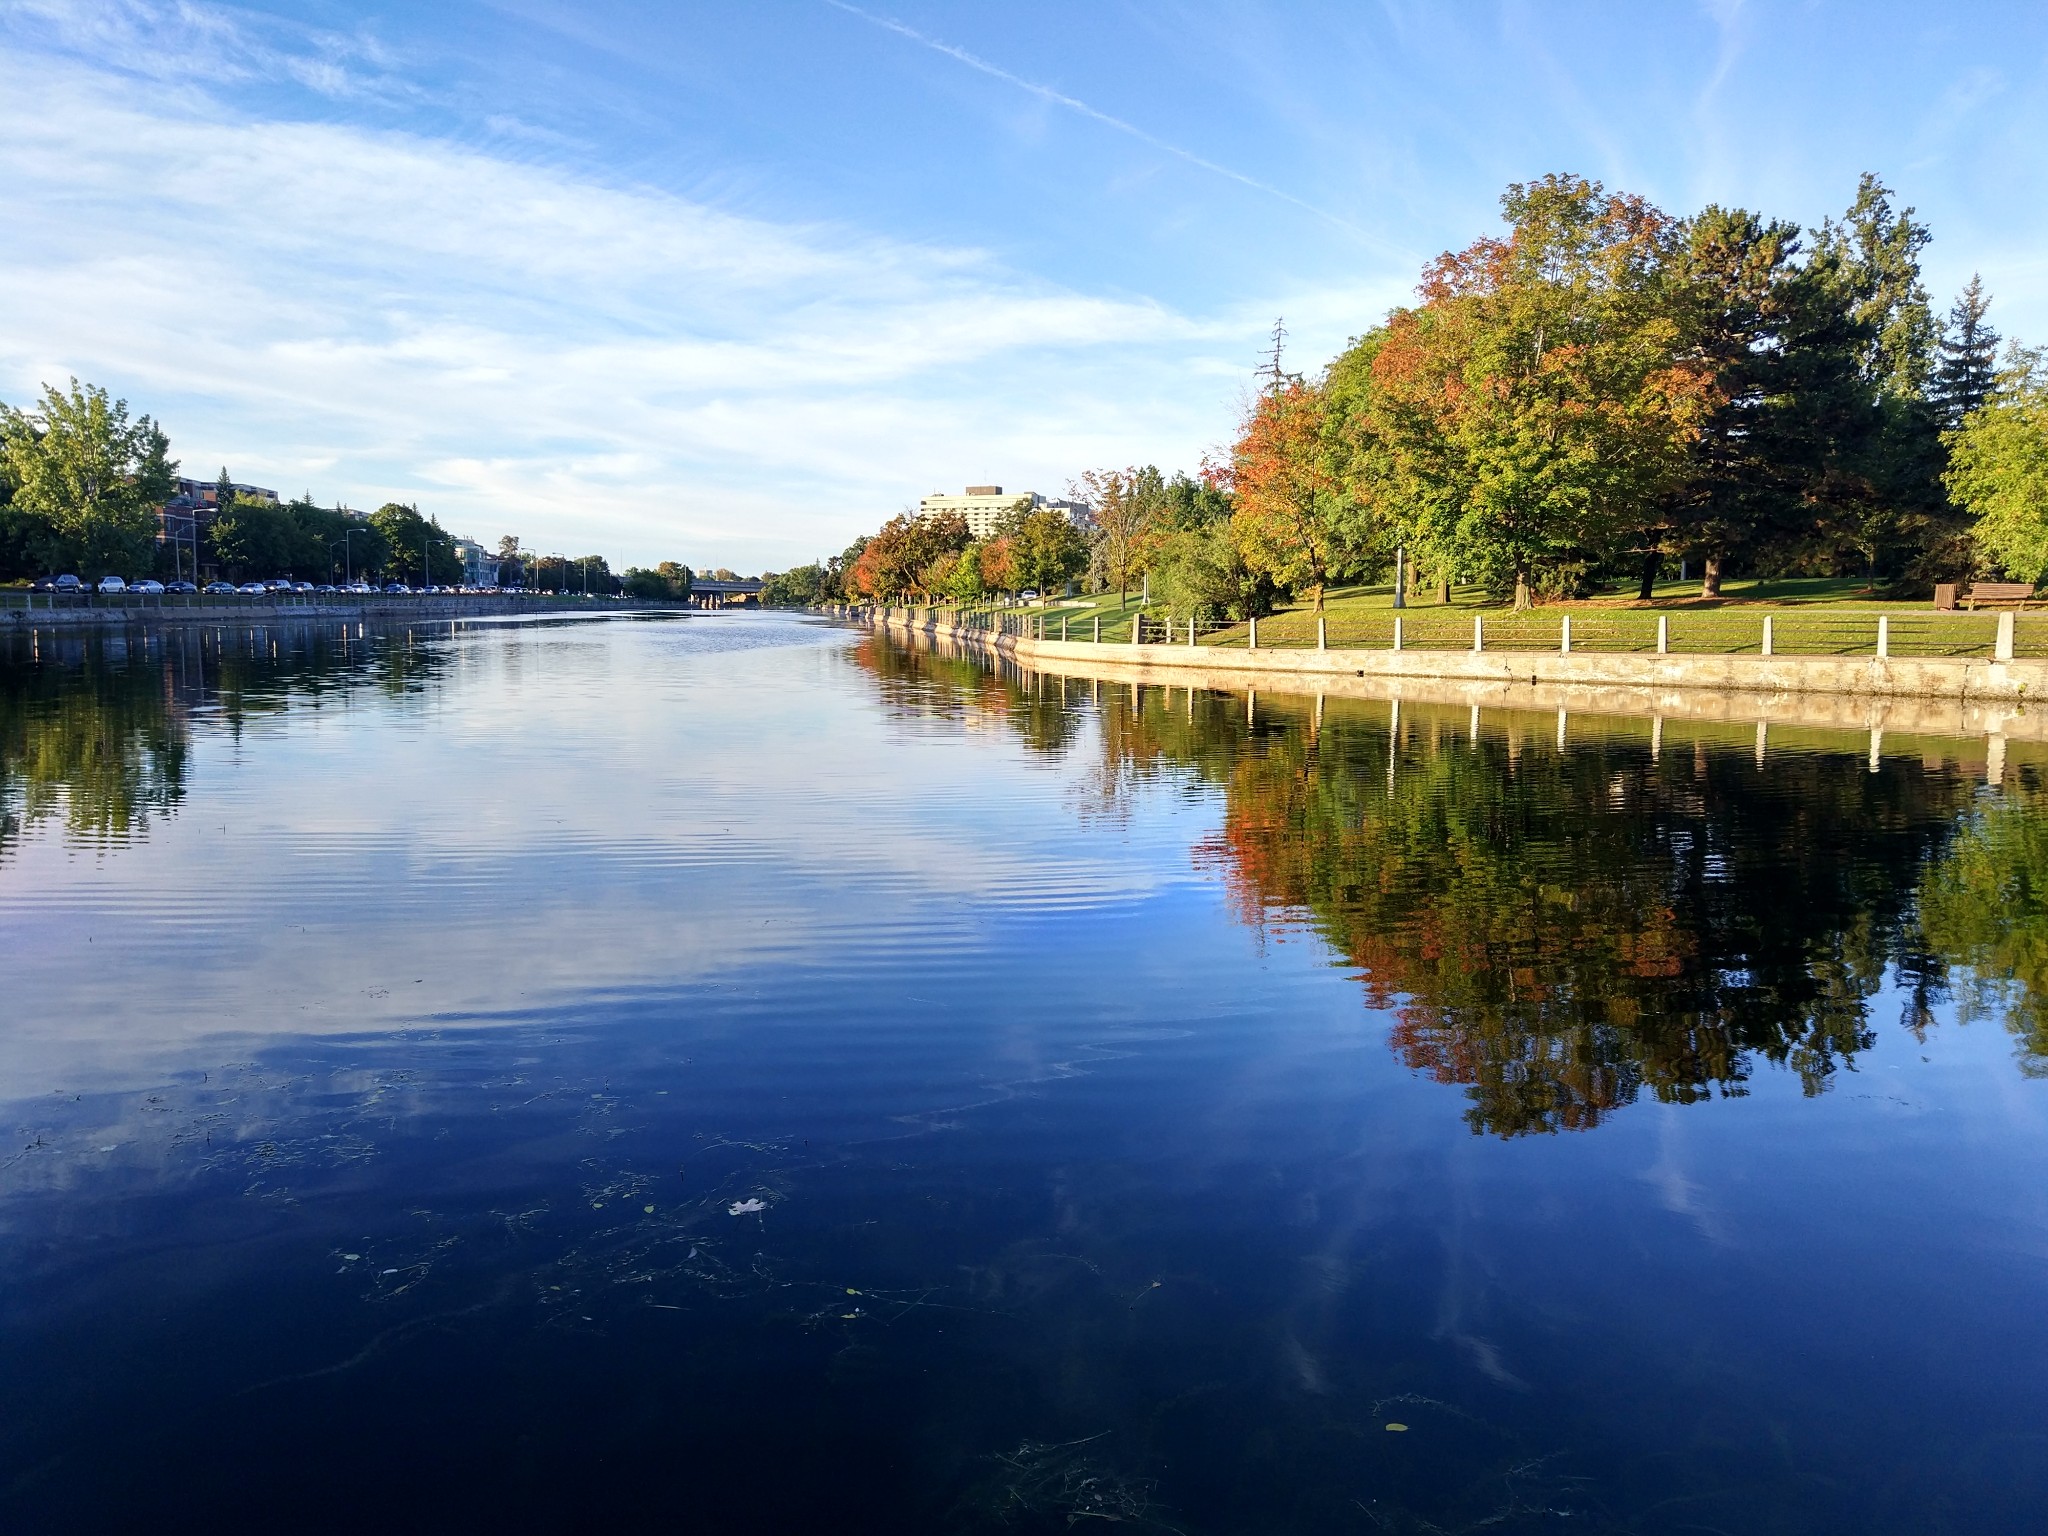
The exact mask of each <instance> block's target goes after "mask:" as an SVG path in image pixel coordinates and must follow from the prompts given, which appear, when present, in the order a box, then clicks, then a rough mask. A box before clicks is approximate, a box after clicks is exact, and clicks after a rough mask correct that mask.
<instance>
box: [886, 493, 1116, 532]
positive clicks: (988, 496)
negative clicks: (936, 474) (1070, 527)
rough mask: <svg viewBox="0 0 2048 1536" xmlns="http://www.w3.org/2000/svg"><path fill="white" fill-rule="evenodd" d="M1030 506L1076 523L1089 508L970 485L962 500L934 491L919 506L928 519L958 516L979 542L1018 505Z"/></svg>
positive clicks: (1077, 503)
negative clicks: (946, 514) (1050, 510)
mask: <svg viewBox="0 0 2048 1536" xmlns="http://www.w3.org/2000/svg"><path fill="white" fill-rule="evenodd" d="M1020 501H1022V502H1027V503H1029V510H1031V511H1033V512H1036V511H1038V510H1039V509H1040V508H1041V507H1052V508H1054V509H1056V510H1058V511H1061V512H1064V513H1066V514H1067V516H1068V517H1070V518H1073V519H1074V520H1075V521H1076V522H1078V521H1080V516H1081V514H1082V513H1084V512H1086V511H1087V508H1085V507H1084V506H1082V505H1081V503H1079V502H1076V501H1057V500H1054V499H1053V498H1051V497H1049V496H1041V495H1039V494H1038V492H1036V491H1012V492H1009V493H1007V494H1005V492H1004V490H1003V488H1002V487H1001V486H1000V485H970V486H968V487H967V490H966V492H965V493H964V494H963V495H959V496H949V495H947V494H946V493H945V492H944V491H933V492H932V493H931V495H929V496H927V497H925V498H924V500H922V501H920V502H919V503H918V504H917V513H918V516H920V517H929V516H931V515H932V514H933V513H935V512H957V513H959V514H960V515H961V516H962V517H964V518H966V519H967V531H968V533H970V534H971V535H973V536H974V537H975V538H977V539H985V538H987V537H988V536H989V535H990V534H992V533H994V532H995V531H996V524H997V523H998V522H1000V521H1001V520H1002V519H1003V518H1004V517H1005V516H1007V515H1008V514H1009V511H1010V509H1011V508H1012V507H1014V506H1016V505H1017V503H1018V502H1020Z"/></svg>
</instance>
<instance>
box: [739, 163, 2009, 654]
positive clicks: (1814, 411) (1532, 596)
mask: <svg viewBox="0 0 2048 1536" xmlns="http://www.w3.org/2000/svg"><path fill="white" fill-rule="evenodd" d="M1501 205H1502V210H1503V212H1504V214H1505V218H1506V224H1507V229H1506V231H1505V233H1503V234H1498V235H1490V236H1487V237H1485V238H1483V239H1481V240H1478V241H1476V242H1474V243H1473V244H1472V245H1470V246H1468V247H1467V248H1465V249H1464V250H1462V251H1456V252H1450V253H1447V254H1445V255H1444V256H1442V257H1440V258H1438V259H1437V260H1436V261H1434V262H1432V263H1431V264H1430V266H1429V267H1428V268H1427V269H1426V270H1425V271H1424V273H1423V274H1422V281H1421V283H1420V285H1419V287H1418V290H1417V294H1416V302H1415V303H1413V304H1411V305H1407V306H1404V307H1402V308H1399V309H1396V310H1394V311H1393V312H1392V313H1391V314H1389V315H1388V316H1387V317H1386V319H1385V320H1384V321H1382V322H1381V323H1380V324H1379V325H1377V326H1374V327H1373V328H1372V329H1370V330H1368V331H1367V332H1365V334H1363V335H1361V336H1359V337H1357V338H1355V339H1354V340H1353V341H1352V342H1351V343H1350V345H1349V346H1347V347H1346V348H1345V349H1344V351H1343V352H1342V353H1340V354H1339V355H1338V356H1337V357H1336V358H1334V359H1332V360H1331V361H1330V362H1329V363H1328V364H1327V365H1325V366H1324V367H1323V368H1322V369H1321V370H1320V371H1319V372H1317V373H1315V374H1313V375H1304V374H1301V373H1296V372H1292V371H1290V370H1289V369H1288V367H1287V366H1286V357H1285V352H1284V339H1285V331H1284V328H1283V327H1281V326H1278V325H1276V326H1275V327H1274V334H1273V346H1272V350H1271V352H1270V354H1269V355H1268V357H1267V360H1266V363H1265V366H1264V367H1263V369H1262V370H1261V377H1260V378H1259V380H1258V384H1257V388H1256V389H1255V390H1254V391H1252V392H1251V394H1250V395H1249V398H1248V400H1247V403H1246V406H1245V409H1244V411H1243V414H1242V417H1241V419H1240V421H1239V423H1238V429H1237V432H1236V435H1235V438H1234V440H1233V441H1232V443H1231V444H1230V445H1229V447H1228V449H1227V451H1224V452H1222V453H1219V454H1218V455H1216V456H1215V457H1214V458H1213V459H1211V460H1209V461H1206V462H1205V463H1204V464H1203V466H1202V468H1201V471H1200V473H1199V474H1197V475H1194V476H1190V475H1187V474H1177V475H1174V476H1173V477H1171V478H1170V479H1169V478H1167V477H1166V476H1163V475H1162V474H1161V473H1160V471H1159V470H1158V469H1157V468H1156V467H1152V466H1144V467H1138V466H1132V467H1129V468H1125V469H1105V470H1094V471H1090V472H1088V473H1087V474H1084V475H1082V476H1081V477H1080V478H1079V479H1078V480H1077V481H1076V482H1075V484H1074V486H1073V487H1072V493H1073V495H1074V496H1075V497H1076V498H1077V499H1080V500H1082V501H1084V502H1086V503H1087V505H1088V507H1089V508H1090V512H1089V515H1088V517H1087V518H1086V519H1085V521H1084V523H1083V524H1082V525H1081V526H1078V527H1076V528H1075V529H1074V532H1075V533H1076V534H1077V535H1078V536H1079V539H1080V544H1081V552H1080V553H1079V554H1078V555H1074V554H1072V553H1070V552H1067V551H1066V549H1065V547H1064V546H1063V547H1062V553H1061V554H1060V556H1059V557H1058V559H1057V560H1056V561H1055V562H1053V565H1052V566H1051V567H1050V568H1049V570H1057V571H1058V572H1059V573H1060V574H1059V576H1058V578H1057V579H1059V580H1066V579H1070V578H1071V574H1073V573H1077V572H1078V573H1085V577H1086V580H1087V582H1088V584H1089V586H1090V587H1092V588H1093V589H1095V590H1097V591H1106V590H1116V591H1118V592H1120V593H1128V592H1129V591H1130V590H1131V589H1132V588H1133V587H1135V586H1137V585H1139V584H1140V583H1141V582H1144V583H1146V584H1148V585H1149V588H1150V592H1151V596H1152V600H1153V601H1154V602H1155V603H1160V604H1164V605H1165V606H1167V607H1169V608H1170V609H1172V610H1174V611H1175V612H1184V613H1190V614H1195V615H1198V616H1203V617H1226V616H1227V617H1234V618H1242V617H1245V616H1247V615H1251V614H1258V613H1263V612H1266V611H1268V610H1270V608H1271V607H1272V605H1273V604H1274V602H1275V601H1276V600H1278V599H1279V598H1281V597H1283V596H1290V597H1294V598H1298V599H1304V600H1306V601H1307V602H1309V603H1310V604H1312V605H1315V606H1320V604H1321V602H1322V597H1323V593H1324V590H1325V589H1326V588H1327V587H1329V586H1330V585H1332V584H1335V583H1340V582H1355V581H1380V580H1385V579H1387V577H1388V576H1389V575H1390V573H1391V571H1392V569H1393V567H1394V563H1395V556H1396V552H1397V551H1401V552H1403V553H1405V555H1406V557H1407V559H1406V565H1405V573H1406V575H1407V579H1408V580H1409V581H1410V582H1411V583H1413V582H1429V583H1433V584H1435V585H1436V586H1437V587H1438V588H1439V589H1440V590H1444V591H1445V593H1446V595H1447V589H1448V587H1449V586H1450V584H1451V583H1452V582H1454V581H1455V582H1460V583H1471V584H1476V585H1478V586H1480V587H1482V588H1484V589H1485V590H1487V591H1488V592H1490V593H1491V594H1492V595H1493V596H1494V597H1496V598H1497V599H1500V600H1503V601H1506V600H1510V599H1511V600H1513V601H1515V602H1516V603H1518V604H1526V603H1529V602H1532V601H1535V600H1537V599H1539V598H1543V597H1570V596H1578V595H1583V594H1586V593H1589V592H1591V591H1594V590H1598V589H1601V588H1608V587H1613V586H1615V585H1617V584H1621V585H1623V586H1624V587H1625V588H1634V589H1635V590H1636V592H1637V594H1638V595H1639V596H1640V597H1642V598H1648V597H1649V596H1650V594H1651V590H1652V586H1653V584H1654V583H1655V582H1657V581H1658V580H1659V579H1662V578H1665V577H1668V576H1670V575H1675V574H1676V573H1677V570H1678V569H1680V568H1686V569H1689V570H1691V571H1694V572H1697V573H1698V575H1699V579H1700V583H1701V586H1700V591H1701V593H1702V595H1704V596H1707V597H1714V596H1717V595H1719V592H1720V589H1721V583H1722V581H1723V579H1724V578H1725V577H1727V576H1728V575H1730V574H1732V573H1744V574H1750V575H1767V576H1768V575H1784V576H1792V575H1811V576H1850V575H1853V576H1861V577H1864V578H1866V579H1867V580H1868V581H1869V582H1870V583H1871V584H1872V586H1873V588H1874V589H1876V590H1878V591H1881V592H1884V593H1888V594H1894V595H1910V594H1916V593H1924V592H1925V591H1927V590H1928V589H1929V587H1930V586H1931V585H1932V584H1933V583H1934V582H1937V581H1962V580H1968V579H1970V578H1972V577H1978V576H1987V575H2003V576H2006V577H2009V578H2017V579H2021V580H2027V581H2034V582H2039V581H2041V580H2042V579H2043V578H2048V365H2044V360H2043V355H2042V353H2040V352H2039V351H2035V350H2031V349H2027V348H2023V347H2020V346H2019V345H2017V344H2016V343H2015V344H2010V345H2007V346H2005V348H2004V350H2003V352H2002V353H2001V350H2000V337H1999V335H1998V333H1997V331H1996V330H1995V329H1994V328H1993V326H1992V324H1991V321H1990V318H1989V313H1990V300H1989V298H1988V297H1987V295H1986V294H1985V292H1984V289H1983V285H1982V284H1981V282H1979V281H1978V280H1977V279H1976V278H1972V279H1971V280H1970V282H1969V284H1968V285H1967V286H1966V287H1965V288H1964V290H1963V291H1962V293H1961V294H1960V295H1959V296H1958V297H1957V298H1956V300H1955V302H1954V303H1953V304H1952V305H1951V306H1950V308H1949V310H1948V313H1947V316H1946V318H1945V319H1938V318H1937V317H1936V314H1935V312H1934V309H1933V307H1932V304H1931V302H1930V299H1929V296H1928V293H1927V289H1926V286H1925V284H1924V283H1923V281H1922V279H1921V271H1920V259H1921V255H1922V253H1923V251H1924V250H1925V248H1926V246H1927V243H1928V240H1929V234H1928V231H1927V229H1926V227H1925V226H1924V225H1922V224H1921V223H1919V222H1918V221H1917V220H1916V219H1915V217H1914V214H1913V210H1912V209H1910V208H1907V209H1900V208H1898V207H1896V206H1895V204H1894V199H1893V196H1892V193H1891V192H1890V191H1889V190H1888V189H1887V188H1886V187H1885V186H1884V185H1883V183H1881V182H1880V181H1879V180H1878V179H1877V178H1876V177H1875V176H1869V175H1866V176H1864V177H1863V178H1862V181H1861V183H1860V185H1859V186H1858V188H1857V191H1856V196H1855V198H1854V200H1853V202H1852V203H1851V204H1850V206H1849V208H1848V210H1847V212H1846V213H1844V214H1843V215H1842V217H1841V218H1839V219H1827V220H1824V221H1823V222H1822V223H1821V225H1820V227H1819V228H1818V229H1815V230H1813V231H1811V232H1807V231H1803V230H1801V229H1800V228H1799V226H1797V225H1795V224H1793V223H1790V222H1788V221H1786V220H1783V219H1776V218H1770V217H1767V216H1765V215H1762V214H1758V213H1753V212H1750V211H1748V210H1745V209H1733V208H1722V207H1719V206H1709V207H1707V208H1705V209H1702V210H1701V211H1700V212H1698V213H1695V214H1693V215H1691V216H1689V217H1685V218H1674V217H1672V216H1670V215H1668V214H1665V213H1663V212H1662V211H1660V210H1659V209H1657V208H1655V207H1653V206H1652V205H1651V204H1650V203H1649V202H1647V201H1646V200H1645V199H1643V198H1641V197H1637V196H1633V195H1631V194H1627V193H1620V192H1609V191H1607V190H1606V189H1605V188H1604V187H1603V186H1601V184H1600V183H1598V182H1595V181H1589V180H1586V179H1583V178H1579V177H1574V176H1561V175H1553V176H1548V177H1545V178H1543V179H1542V180H1540V181H1534V182H1529V183H1525V184H1517V185H1514V186H1511V187H1509V189H1508V191H1507V193H1506V194H1505V196H1504V197H1503V198H1502V200H1501ZM1063 521H1064V520H1063ZM1021 533H1022V530H1021V528H1020V527H1011V528H1008V529H1006V531H1005V540H1006V543H1007V546H1008V549H1010V550H1014V549H1016V548H1017V547H1018V546H1019V544H1020V542H1021V540H1020V535H1021ZM989 542H990V543H994V542H996V541H989ZM971 543H972V541H970V540H968V539H967V538H966V537H965V532H964V528H962V527H961V526H959V525H958V524H957V521H956V520H949V519H947V518H945V517H929V518H919V517H914V516H912V515H910V514H908V513H906V514H904V515H902V516H899V517H897V518H894V519H891V520H890V521H889V522H888V523H887V524H885V525H884V526H883V527H882V528H881V529H880V530H878V531H877V532H876V533H874V534H871V535H869V536H868V537H866V538H864V539H860V540H856V541H855V543H854V544H853V545H852V546H850V547H849V548H848V549H847V550H846V551H845V552H844V553H843V554H841V555H839V556H837V557H835V558H834V559H832V560H828V561H823V562H820V563H819V564H818V565H814V566H806V567H803V568H801V577H800V579H799V573H797V572H792V573H790V577H789V580H788V583H787V585H786V586H785V587H783V588H779V589H778V597H783V596H786V597H787V599H788V600H790V601H799V600H807V601H825V600H835V599H839V598H850V599H856V600H859V599H869V600H903V599H910V600H933V599H943V598H967V597H972V596H976V595H979V594H981V593H984V592H991V591H1015V590H1018V589H1021V588H1025V587H1032V586H1036V587H1039V588H1040V589H1045V588H1047V587H1049V586H1051V585H1053V584H1054V578H1053V576H1052V575H1051V574H1050V573H1049V570H1048V569H1041V568H1040V567H1038V566H1036V565H1033V564H1031V562H1030V561H1029V560H1028V559H1026V560H1025V561H1024V562H1023V563H1022V564H1013V563H1012V562H1011V557H1010V555H1009V554H1008V553H1007V551H1005V552H992V551H991V550H990V549H989V548H988V547H987V546H986V545H982V546H975V547H973V548H972V549H971V550H970V544H971Z"/></svg>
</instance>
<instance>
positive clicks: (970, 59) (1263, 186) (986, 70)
mask: <svg viewBox="0 0 2048 1536" xmlns="http://www.w3.org/2000/svg"><path fill="white" fill-rule="evenodd" d="M825 3H826V4H827V5H829V6H832V7H833V8H835V9H837V10H841V11H845V12H847V13H848V14H849V15H853V16H858V17H859V18H860V19H861V20H862V21H865V22H867V23H868V24H869V25H870V26H875V27H880V28H881V29H882V30H883V31H885V32H894V33H895V34H896V35H897V36H898V37H902V38H908V39H909V40H910V41H911V42H913V43H916V44H917V45H918V46H919V47H922V48H929V49H931V50H932V52H934V53H943V54H944V55H945V56H946V57H947V58H949V59H952V60H954V61H956V62H958V63H961V64H965V65H966V66H967V67H968V68H969V69H976V70H980V71H981V73H983V74H984V75H989V76H992V77H994V78H995V79H997V80H1000V81H1002V82H1003V83H1004V84H1005V85H1014V86H1015V87H1016V88H1017V89H1018V90H1020V91H1027V92H1029V93H1030V94H1031V95H1033V96H1036V97H1038V98H1039V99H1040V100H1041V101H1049V102H1051V103H1052V104H1053V105H1054V106H1056V107H1065V108H1066V109H1067V110H1068V111H1069V112H1074V113H1078V114H1079V115H1080V116H1082V117H1085V118H1087V119H1088V120H1089V121H1091V122H1097V123H1100V124H1102V125H1103V126H1104V127H1105V128H1114V129H1115V130H1116V131H1117V132H1118V133H1121V134H1127V135H1129V136H1130V137H1131V138H1134V139H1136V140H1137V141H1138V142H1139V143H1141V144H1149V145H1151V146H1152V148H1154V149H1156V150H1159V151H1160V152H1161V153H1163V154H1169V155H1172V156H1173V157H1174V158H1175V159H1177V160H1185V161H1187V163H1188V164H1189V165H1194V166H1200V167H1201V168H1202V169H1203V170H1205V171H1207V172H1209V173H1210V174H1211V175H1214V176H1221V177H1223V178H1224V179H1225V180H1228V181H1234V182H1236V183H1237V184H1238V185H1239V186H1243V187H1250V188H1251V189H1252V190H1253V191H1255V192H1263V193H1265V194H1266V196H1268V197H1277V198H1279V199H1280V201H1281V202H1283V203H1291V204H1293V205H1294V206H1295V207H1296V208H1299V209H1301V210H1302V211H1303V212H1305V213H1312V214H1314V215H1315V216H1316V217H1317V218H1319V219H1322V220H1324V221H1325V222H1326V223H1330V224H1334V225H1336V226H1337V228H1339V229H1341V230H1344V231H1345V232H1346V233H1348V234H1352V235H1356V236H1357V237H1358V238H1359V239H1361V240H1364V241H1366V242H1368V243H1369V244H1372V245H1375V246H1381V247H1382V248H1383V249H1384V246H1383V244H1382V242H1381V241H1380V240H1379V239H1378V238H1376V237H1375V236H1374V235H1372V234H1370V233H1369V232H1368V231H1366V230H1363V229H1361V228H1359V227H1358V226H1357V225H1356V224H1353V223H1352V222H1350V220H1348V219H1342V218H1339V217H1338V216H1337V215H1336V214H1334V213H1331V212H1330V211H1329V210H1327V209H1324V208H1318V207H1317V206H1316V205H1315V204H1314V203H1311V202H1306V201H1304V200H1303V199H1301V198H1298V197H1296V196H1295V195H1294V194H1293V193H1292V192H1288V191H1285V190H1284V189H1282V188H1280V187H1276V186H1274V185H1273V184H1272V183H1271V182H1267V181H1260V180H1259V179H1258V178H1257V177H1255V176H1247V175H1245V173H1244V172H1242V171H1233V170H1232V169H1231V168H1230V167H1229V166H1227V165H1219V164H1217V163H1216V162H1215V161H1214V160H1207V159H1204V158H1203V157H1202V156H1200V155H1198V154H1196V153H1195V152H1194V151H1193V150H1189V149H1182V148H1181V147H1180V146H1179V145H1178V144H1169V143H1167V141H1166V140H1164V139H1162V138H1160V137H1158V136H1157V135H1156V134H1150V133H1147V132H1146V131H1145V130H1144V129H1142V128H1140V127H1139V126H1138V125H1137V124H1136V123H1127V122H1125V121H1124V120H1123V119H1122V118H1120V117H1112V116H1111V115H1110V114H1109V113H1107V112H1104V111H1101V110H1099V109H1097V108H1095V107H1091V106H1089V105H1088V103H1087V102H1085V101H1082V100H1080V99H1078V98H1077V97H1073V96H1069V95H1067V94H1066V93H1065V92H1063V91H1056V90H1054V89H1053V88H1052V87H1051V86H1049V85H1040V84H1039V83H1038V82H1037V81H1035V80H1026V79H1025V78H1024V77H1023V76H1022V75H1013V74H1011V73H1010V72H1009V71H1008V70H1007V69H1004V68H1002V67H1001V66H1000V65H996V64H991V63H989V61H988V60H987V59H984V58H981V57H979V56H978V55H976V54H972V53H969V52H968V51H967V50H966V49H965V48H956V47H954V46H953V44H951V43H943V42H940V41H939V40H938V39H937V38H935V37H928V36H926V35H925V34H924V33H922V32H920V31H918V30H917V28H915V27H911V26H906V25H905V24H904V23H902V22H900V21H897V20H895V19H894V18H893V17H889V16H877V15H876V14H875V13H874V12H872V11H864V10H862V9H861V8H860V7H859V6H857V5H849V4H848V3H847V0H825Z"/></svg>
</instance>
